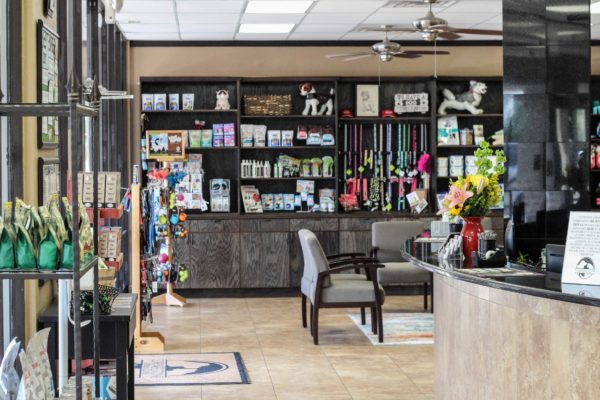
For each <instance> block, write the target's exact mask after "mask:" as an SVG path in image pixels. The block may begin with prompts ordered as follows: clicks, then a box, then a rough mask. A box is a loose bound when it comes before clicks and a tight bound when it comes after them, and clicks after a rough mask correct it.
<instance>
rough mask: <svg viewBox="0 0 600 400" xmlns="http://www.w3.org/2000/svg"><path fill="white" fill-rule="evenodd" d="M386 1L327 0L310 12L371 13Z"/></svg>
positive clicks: (319, 3) (320, 2)
mask: <svg viewBox="0 0 600 400" xmlns="http://www.w3.org/2000/svg"><path fill="white" fill-rule="evenodd" d="M385 3H386V1H364V0H362V1H361V0H329V1H319V2H318V3H317V4H316V5H315V6H314V7H313V8H312V9H311V10H310V11H311V13H313V12H315V13H335V14H337V13H339V12H341V11H343V12H362V13H371V12H373V11H375V10H377V9H378V8H380V7H381V6H383V5H384V4H385Z"/></svg>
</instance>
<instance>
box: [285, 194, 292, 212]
mask: <svg viewBox="0 0 600 400" xmlns="http://www.w3.org/2000/svg"><path fill="white" fill-rule="evenodd" d="M283 204H284V210H285V211H294V204H295V196H294V193H285V194H284V195H283Z"/></svg>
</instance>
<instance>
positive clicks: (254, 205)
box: [240, 185, 263, 214]
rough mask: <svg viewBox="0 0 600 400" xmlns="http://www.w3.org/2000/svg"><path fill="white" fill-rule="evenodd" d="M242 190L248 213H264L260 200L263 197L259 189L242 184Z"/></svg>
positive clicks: (245, 208)
mask: <svg viewBox="0 0 600 400" xmlns="http://www.w3.org/2000/svg"><path fill="white" fill-rule="evenodd" d="M240 190H241V192H242V201H243V203H244V211H245V212H246V213H248V214H251V213H262V212H263V207H262V203H261V201H260V199H261V197H260V193H259V191H258V189H257V188H256V187H255V186H251V185H242V186H241V187H240Z"/></svg>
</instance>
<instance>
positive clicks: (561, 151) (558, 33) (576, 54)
mask: <svg viewBox="0 0 600 400" xmlns="http://www.w3.org/2000/svg"><path fill="white" fill-rule="evenodd" d="M503 3H504V6H503V15H504V23H503V30H504V38H503V43H504V44H503V47H504V133H505V141H506V145H505V149H506V154H507V157H508V165H507V173H506V176H505V185H506V186H505V189H506V196H505V211H504V216H505V219H509V220H510V221H512V222H513V224H514V226H513V229H512V232H511V229H510V228H509V229H507V239H510V236H512V237H513V239H514V252H513V256H514V255H515V254H517V255H518V252H519V251H520V252H522V253H523V254H528V255H529V257H530V258H531V259H534V260H537V259H538V258H539V254H540V251H541V249H542V248H543V246H544V245H545V244H546V243H564V241H565V239H566V231H567V225H568V218H569V212H570V211H574V210H588V209H589V207H590V193H589V191H590V188H589V175H590V172H589V162H590V161H589V135H588V132H589V129H588V128H589V123H590V122H589V115H590V1H589V0H528V1H523V0H503Z"/></svg>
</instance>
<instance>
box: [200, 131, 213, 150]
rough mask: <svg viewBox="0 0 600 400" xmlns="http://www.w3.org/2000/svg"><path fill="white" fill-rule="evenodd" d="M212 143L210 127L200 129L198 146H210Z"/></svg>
mask: <svg viewBox="0 0 600 400" xmlns="http://www.w3.org/2000/svg"><path fill="white" fill-rule="evenodd" d="M212 145H213V131H212V129H202V130H201V141H200V147H212Z"/></svg>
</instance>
